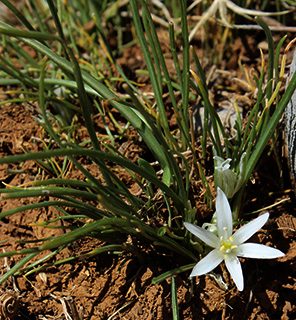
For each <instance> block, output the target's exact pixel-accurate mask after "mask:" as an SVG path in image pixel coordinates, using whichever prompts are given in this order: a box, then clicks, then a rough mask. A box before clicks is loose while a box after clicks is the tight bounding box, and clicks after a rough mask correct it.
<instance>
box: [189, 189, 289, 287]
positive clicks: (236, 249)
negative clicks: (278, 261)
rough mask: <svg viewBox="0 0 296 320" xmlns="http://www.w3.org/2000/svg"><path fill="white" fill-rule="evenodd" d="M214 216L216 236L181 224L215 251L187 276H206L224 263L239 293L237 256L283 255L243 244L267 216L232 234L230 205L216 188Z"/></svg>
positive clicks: (256, 245) (239, 271) (241, 281)
mask: <svg viewBox="0 0 296 320" xmlns="http://www.w3.org/2000/svg"><path fill="white" fill-rule="evenodd" d="M216 214H217V235H215V234H213V233H211V232H209V231H208V230H205V229H203V228H201V227H198V226H195V225H193V224H191V223H187V222H185V223H184V225H185V227H186V229H187V230H189V231H190V232H191V233H193V234H194V235H195V236H196V237H198V238H199V239H200V240H202V241H203V242H205V243H206V244H207V245H208V246H210V247H212V248H214V249H213V250H212V251H211V252H210V253H209V254H208V255H206V256H205V257H204V258H203V259H202V260H201V261H199V262H198V263H197V264H196V266H195V267H194V268H193V270H192V272H191V274H190V277H195V276H200V275H203V274H206V273H208V272H210V271H212V270H213V269H215V268H216V267H217V266H218V265H219V264H220V263H221V262H222V261H223V260H224V261H225V265H226V267H227V269H228V271H229V272H230V274H231V277H232V279H233V281H234V283H235V284H236V286H237V288H238V290H239V291H242V290H243V289H244V278H243V273H242V268H241V264H240V261H239V259H238V257H243V258H256V259H274V258H279V257H282V256H284V255H285V254H284V253H283V252H281V251H280V250H278V249H274V248H271V247H268V246H265V245H262V244H255V243H244V242H245V241H246V240H248V239H249V238H250V237H251V236H252V235H253V234H255V233H256V232H257V231H258V230H259V229H260V228H261V227H262V226H263V225H264V224H265V223H266V221H267V220H268V217H269V213H265V214H263V215H261V216H259V217H258V218H256V219H255V220H253V221H251V222H249V223H248V224H245V225H244V226H242V227H241V228H240V229H238V230H237V231H236V232H235V233H233V221H232V213H231V209H230V205H229V202H228V200H227V198H226V196H225V194H224V193H223V191H222V190H221V189H220V188H218V189H217V198H216Z"/></svg>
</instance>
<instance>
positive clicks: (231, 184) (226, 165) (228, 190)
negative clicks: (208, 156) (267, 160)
mask: <svg viewBox="0 0 296 320" xmlns="http://www.w3.org/2000/svg"><path fill="white" fill-rule="evenodd" d="M246 155H247V154H246V152H244V153H243V154H242V156H241V158H240V162H239V172H238V173H237V172H235V171H234V170H233V169H230V162H231V161H232V159H230V158H228V159H226V160H224V159H222V158H221V157H219V156H214V157H213V158H214V160H215V170H214V179H215V186H216V188H218V187H219V188H220V189H222V190H223V192H224V193H225V195H226V197H227V198H228V199H231V198H232V197H233V196H234V195H235V194H236V193H237V192H238V191H239V189H240V188H241V187H242V186H243V184H244V176H245V171H246V159H247V158H246Z"/></svg>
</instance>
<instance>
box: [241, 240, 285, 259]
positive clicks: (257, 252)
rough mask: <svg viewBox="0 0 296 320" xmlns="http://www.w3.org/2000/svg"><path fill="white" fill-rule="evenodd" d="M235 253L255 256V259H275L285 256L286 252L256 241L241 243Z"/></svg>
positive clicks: (246, 256) (247, 256)
mask: <svg viewBox="0 0 296 320" xmlns="http://www.w3.org/2000/svg"><path fill="white" fill-rule="evenodd" d="M235 253H236V254H237V255H238V256H239V257H244V258H255V259H275V258H280V257H283V256H284V255H285V254H284V253H283V252H282V251H280V250H278V249H275V248H271V247H268V246H265V245H263V244H256V243H244V244H241V245H240V246H239V247H238V248H237V249H236V250H235Z"/></svg>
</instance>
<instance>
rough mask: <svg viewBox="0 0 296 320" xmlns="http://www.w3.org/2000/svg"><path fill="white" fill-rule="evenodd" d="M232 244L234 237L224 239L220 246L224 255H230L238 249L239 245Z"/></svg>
mask: <svg viewBox="0 0 296 320" xmlns="http://www.w3.org/2000/svg"><path fill="white" fill-rule="evenodd" d="M221 238H222V237H221ZM232 243H233V238H232V237H229V238H228V239H227V238H226V239H225V238H222V239H221V245H220V251H221V252H223V253H229V252H230V251H231V250H233V249H236V248H237V245H234V244H232Z"/></svg>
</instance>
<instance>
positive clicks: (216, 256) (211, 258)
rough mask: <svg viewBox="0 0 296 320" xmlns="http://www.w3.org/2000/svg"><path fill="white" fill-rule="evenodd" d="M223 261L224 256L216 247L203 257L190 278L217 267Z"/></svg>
mask: <svg viewBox="0 0 296 320" xmlns="http://www.w3.org/2000/svg"><path fill="white" fill-rule="evenodd" d="M222 261H223V256H222V255H221V253H220V250H218V249H214V250H212V251H211V252H210V253H208V254H207V255H206V256H205V257H204V258H203V259H201V260H200V261H199V262H198V263H197V264H196V265H195V267H194V268H193V270H192V272H191V274H190V278H191V277H195V276H201V275H202V274H205V273H208V272H210V271H212V270H213V269H215V268H216V267H217V266H218V265H219V264H220V263H221V262H222Z"/></svg>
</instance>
